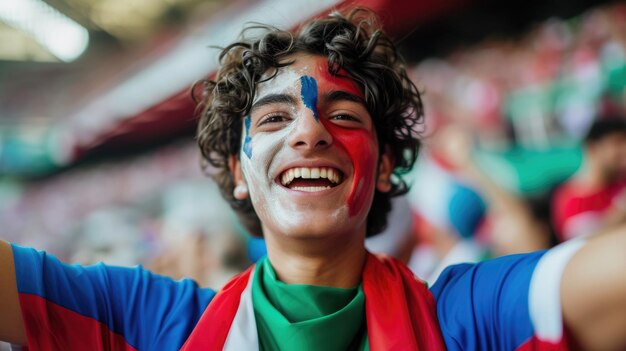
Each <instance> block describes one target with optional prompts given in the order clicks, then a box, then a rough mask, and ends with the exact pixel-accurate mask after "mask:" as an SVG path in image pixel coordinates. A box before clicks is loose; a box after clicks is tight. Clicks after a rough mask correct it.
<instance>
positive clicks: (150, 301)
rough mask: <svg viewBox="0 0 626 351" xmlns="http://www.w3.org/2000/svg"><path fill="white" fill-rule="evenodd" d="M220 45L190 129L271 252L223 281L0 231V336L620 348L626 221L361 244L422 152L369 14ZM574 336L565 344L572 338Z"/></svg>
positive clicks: (417, 112) (196, 343) (110, 341)
mask: <svg viewBox="0 0 626 351" xmlns="http://www.w3.org/2000/svg"><path fill="white" fill-rule="evenodd" d="M257 29H261V30H262V33H261V34H260V35H258V36H256V37H252V38H247V39H245V38H244V39H242V41H240V42H237V43H235V44H232V45H231V46H229V47H227V48H226V49H224V51H223V52H222V55H221V63H222V68H221V70H220V72H219V73H218V76H217V78H216V80H215V81H208V82H205V84H204V89H203V98H202V101H201V106H202V116H201V120H200V124H199V129H198V142H199V145H200V148H201V150H202V153H203V155H204V157H205V159H206V160H207V162H209V163H210V164H211V165H212V166H213V167H215V168H216V169H217V171H216V172H214V173H213V174H212V176H213V178H214V179H215V180H216V181H217V183H218V184H219V185H220V187H221V189H222V193H223V195H224V197H225V198H226V199H227V200H228V201H229V202H230V203H231V205H232V206H233V208H234V209H235V210H236V211H237V212H238V214H239V215H240V217H241V219H242V222H243V223H245V224H246V226H247V227H248V228H249V229H250V231H251V232H252V233H254V234H257V235H263V236H264V238H265V239H266V241H267V249H268V256H267V258H265V259H262V260H261V261H259V263H257V264H256V265H255V266H253V267H251V268H250V269H248V270H247V271H246V272H244V273H243V274H241V275H239V276H237V277H235V278H234V279H233V280H232V281H231V282H229V283H228V284H227V285H226V286H225V287H224V288H223V289H222V290H220V292H219V293H217V295H216V294H215V292H213V291H211V290H209V289H201V288H198V287H197V286H196V285H195V284H193V283H192V282H190V281H181V282H174V281H172V280H170V279H167V278H165V277H160V276H156V275H152V274H150V273H149V272H146V271H144V270H142V269H141V268H119V267H107V266H104V265H97V266H91V267H80V266H71V265H65V264H62V263H60V262H59V261H58V260H56V259H55V258H54V257H51V256H49V255H46V254H45V253H42V252H38V251H35V250H32V249H27V248H21V247H18V246H15V245H13V246H11V245H9V244H7V243H3V242H0V283H1V284H2V289H0V340H2V339H4V340H8V341H11V342H13V343H15V344H19V345H28V347H29V348H30V349H33V350H38V349H42V350H74V349H76V350H78V349H113V350H122V349H123V350H176V349H183V350H219V349H225V350H255V349H261V350H319V349H323V350H368V349H371V350H443V349H446V348H447V349H449V350H531V349H532V350H566V349H568V347H571V349H583V350H585V349H586V350H620V349H623V348H624V346H626V336H625V335H626V325H625V322H624V321H625V320H626V318H624V317H625V316H626V301H624V296H626V277H625V275H624V274H623V271H624V269H626V261H625V260H626V259H625V258H624V257H626V252H625V251H626V229H625V228H618V229H616V230H614V231H613V232H610V233H606V234H604V235H602V236H600V237H598V238H594V239H591V240H589V242H588V243H587V244H585V245H583V243H582V242H575V241H573V242H571V243H568V244H567V245H566V246H561V247H558V248H557V249H555V250H552V251H548V252H537V253H532V254H527V255H517V256H509V257H505V258H501V259H497V260H493V261H488V262H485V263H481V264H477V265H469V264H466V265H458V266H454V267H452V268H449V269H448V270H446V271H445V272H444V273H443V274H442V276H441V278H440V279H439V280H438V282H437V284H436V285H435V286H434V287H433V288H432V290H431V291H429V290H428V289H427V288H426V286H425V285H424V284H423V283H422V282H421V281H420V280H418V279H417V278H415V277H414V276H413V274H412V273H411V272H410V271H409V270H408V269H407V268H406V267H405V266H404V265H402V264H401V263H399V262H398V261H396V260H393V259H390V258H384V257H377V256H374V255H372V254H369V253H368V252H367V251H366V250H365V246H364V240H365V237H366V236H369V235H373V234H376V233H377V232H379V231H381V230H382V229H383V228H384V227H385V225H386V215H387V213H388V211H389V209H390V197H391V196H393V195H397V194H400V193H402V192H404V191H405V190H406V187H405V185H404V183H403V182H402V180H401V178H399V177H398V174H399V173H401V172H402V171H405V170H407V169H409V168H410V167H411V166H412V164H413V163H414V161H415V158H416V157H417V151H418V149H419V141H418V139H417V133H416V127H417V126H418V125H419V123H420V121H421V118H422V105H421V100H420V95H419V93H418V91H417V89H416V88H415V86H414V85H413V84H412V83H411V81H410V80H409V79H408V78H407V75H406V72H405V70H404V68H403V64H402V61H401V60H399V58H398V57H397V54H396V51H395V49H394V46H393V45H392V43H391V42H390V41H389V39H388V38H387V37H385V35H384V34H383V33H382V32H380V31H379V30H378V29H377V28H376V27H375V25H374V20H373V18H372V16H371V14H370V13H368V12H366V11H355V12H352V13H351V14H350V15H349V16H348V17H347V18H346V17H342V16H340V15H337V14H335V15H332V16H330V17H328V18H324V19H318V20H313V21H311V22H310V23H309V24H308V25H307V26H305V27H304V28H302V29H301V30H300V31H298V33H297V34H295V35H294V34H291V33H288V32H285V31H281V30H278V29H274V28H269V27H261V28H257ZM568 345H569V346H568Z"/></svg>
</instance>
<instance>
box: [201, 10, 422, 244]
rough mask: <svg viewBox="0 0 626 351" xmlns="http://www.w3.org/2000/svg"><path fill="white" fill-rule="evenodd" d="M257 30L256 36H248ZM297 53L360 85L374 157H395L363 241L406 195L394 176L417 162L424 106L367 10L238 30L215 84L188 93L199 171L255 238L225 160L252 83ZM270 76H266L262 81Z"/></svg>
mask: <svg viewBox="0 0 626 351" xmlns="http://www.w3.org/2000/svg"><path fill="white" fill-rule="evenodd" d="M259 31H260V32H262V33H261V35H258V34H257V35H256V36H253V37H250V36H249V35H248V34H249V33H250V32H257V33H258V32H259ZM296 53H303V54H312V55H320V56H324V57H327V58H328V70H329V73H330V74H332V75H339V74H340V73H339V72H340V71H343V72H346V74H347V75H348V76H349V78H351V79H352V80H353V81H355V82H356V83H357V84H358V85H359V87H360V88H361V89H362V91H363V94H364V96H365V103H366V108H367V110H368V112H369V114H370V115H371V117H372V119H373V124H374V126H375V129H376V133H377V137H378V142H379V145H380V151H381V152H382V151H384V150H389V151H390V152H391V154H392V156H393V159H394V162H395V168H394V171H393V174H394V176H393V177H392V189H391V191H390V192H388V193H381V192H378V191H376V192H375V195H374V202H373V205H372V207H371V209H370V212H369V214H368V219H367V235H368V236H370V235H374V234H376V233H379V232H380V231H382V230H383V229H384V228H385V227H386V225H387V213H388V212H389V210H390V209H391V197H393V196H396V195H401V194H404V193H406V192H407V191H408V186H407V184H406V183H405V182H404V181H403V180H402V178H401V177H399V175H401V174H403V173H406V172H408V171H409V170H410V169H411V167H412V166H413V164H414V163H415V160H416V158H417V155H418V152H419V148H420V141H419V139H418V136H419V131H418V128H417V127H418V126H419V125H420V124H421V121H422V117H423V106H422V100H421V97H420V93H419V91H418V89H417V88H416V87H415V85H414V84H413V83H412V82H411V80H410V79H409V78H408V76H407V73H406V70H405V67H404V62H403V60H402V59H401V58H400V57H399V55H398V53H397V51H396V48H395V46H394V44H393V43H392V41H391V40H390V39H389V38H388V37H387V36H386V35H385V34H384V33H383V31H382V30H381V29H380V28H379V27H378V25H377V19H376V16H375V15H374V14H373V13H372V12H371V11H370V10H366V9H362V8H357V9H354V10H352V11H350V13H349V14H348V15H347V16H342V15H341V14H338V13H333V14H331V15H329V16H328V17H326V18H321V19H314V20H312V21H310V22H309V23H308V24H306V25H305V26H304V27H302V28H301V29H299V30H298V31H296V32H295V33H291V32H289V31H284V30H280V29H277V28H274V27H271V26H265V25H258V24H257V25H252V26H250V27H248V28H246V29H244V31H243V32H242V34H241V37H240V40H239V41H238V42H235V43H233V44H231V45H229V46H228V47H226V48H224V49H223V50H222V51H221V54H220V56H219V58H220V63H221V68H220V70H219V72H218V73H217V77H216V78H215V80H205V81H202V82H201V83H202V84H200V85H199V86H200V87H201V89H193V91H194V92H195V93H196V94H193V95H194V100H195V101H196V102H197V104H198V108H197V111H199V113H200V120H199V125H198V131H197V141H198V145H199V146H200V150H201V151H202V156H203V165H204V166H205V170H206V169H207V168H209V167H206V166H208V165H210V166H212V167H213V170H211V171H209V172H207V173H209V174H210V176H211V177H212V178H213V179H214V180H215V181H216V182H217V184H218V185H219V187H220V189H221V192H222V195H223V196H224V198H225V199H226V200H227V201H228V202H229V203H230V205H231V206H232V207H233V209H234V210H235V211H236V212H237V213H238V215H239V217H240V219H241V220H242V222H243V224H244V225H245V226H246V228H247V229H248V230H249V231H250V232H251V233H252V234H254V235H261V234H262V232H261V226H260V222H259V219H258V217H257V215H256V213H255V212H254V209H253V207H252V203H251V201H250V200H249V199H248V200H245V201H241V200H237V199H235V198H234V197H233V189H234V180H233V175H232V173H231V170H230V169H229V161H228V160H229V158H230V157H231V156H232V155H238V154H239V151H240V148H241V133H242V121H243V119H244V116H246V115H248V114H249V112H250V108H251V106H252V100H253V98H254V95H255V90H256V87H257V84H258V83H259V82H262V81H267V80H269V79H272V78H273V77H274V76H275V75H276V73H277V72H278V70H279V69H280V68H281V67H285V66H288V65H290V64H292V63H293V60H291V61H290V60H289V59H290V56H291V55H293V54H296ZM268 73H270V74H269V77H267V76H265V77H266V78H263V77H264V75H265V74H268ZM197 86H198V85H197ZM197 93H200V94H201V95H200V96H198V94H197Z"/></svg>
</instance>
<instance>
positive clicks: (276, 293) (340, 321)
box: [252, 258, 369, 351]
mask: <svg viewBox="0 0 626 351" xmlns="http://www.w3.org/2000/svg"><path fill="white" fill-rule="evenodd" d="M252 304H253V306H254V315H255V318H256V324H257V329H258V334H259V346H260V349H261V350H266V351H270V350H271V351H278V350H283V351H285V350H302V351H307V350H311V351H312V350H325V351H326V350H328V351H333V350H337V351H344V350H359V351H360V350H369V346H368V342H367V329H366V325H365V294H364V293H363V288H362V287H361V285H359V286H358V287H355V288H351V289H341V288H333V287H326V286H314V285H300V284H285V283H283V282H281V281H279V280H278V279H277V278H276V273H275V272H274V269H273V268H272V266H271V264H270V262H269V260H268V259H267V258H264V259H262V260H260V261H259V262H258V263H257V267H256V271H255V274H254V281H253V282H252Z"/></svg>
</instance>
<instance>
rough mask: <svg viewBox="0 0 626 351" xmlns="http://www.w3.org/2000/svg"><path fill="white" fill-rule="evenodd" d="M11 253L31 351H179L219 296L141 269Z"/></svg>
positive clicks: (19, 250) (21, 250)
mask: <svg viewBox="0 0 626 351" xmlns="http://www.w3.org/2000/svg"><path fill="white" fill-rule="evenodd" d="M12 247H13V255H14V261H15V271H16V278H17V288H18V293H19V301H20V307H21V310H22V316H23V318H24V326H25V329H26V335H27V339H28V349H30V350H178V349H179V348H180V347H181V346H182V344H183V343H184V341H185V340H186V338H187V336H188V335H189V334H190V333H191V331H192V329H193V327H194V326H195V324H196V323H197V321H198V320H199V318H200V316H201V314H202V312H203V311H204V309H205V308H206V306H207V305H208V303H209V302H210V301H211V299H212V298H213V296H214V295H215V292H214V291H212V290H209V289H201V288H199V287H198V286H197V284H196V283H195V282H193V281H191V280H188V279H186V280H182V281H174V280H172V279H169V278H166V277H163V276H160V275H157V274H153V273H150V272H148V271H147V270H145V269H143V268H142V267H141V266H137V267H135V268H124V267H113V266H106V265H104V264H97V265H93V266H80V265H69V264H65V263H62V262H61V261H59V260H58V259H57V258H56V257H54V256H52V255H49V254H46V253H45V252H42V251H37V250H34V249H30V248H24V247H20V246H17V245H12Z"/></svg>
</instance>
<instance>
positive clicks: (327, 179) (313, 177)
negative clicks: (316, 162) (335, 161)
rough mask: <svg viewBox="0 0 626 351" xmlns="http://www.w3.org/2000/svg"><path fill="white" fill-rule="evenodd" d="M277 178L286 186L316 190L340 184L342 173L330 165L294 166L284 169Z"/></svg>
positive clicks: (302, 189)
mask: <svg viewBox="0 0 626 351" xmlns="http://www.w3.org/2000/svg"><path fill="white" fill-rule="evenodd" d="M278 178H279V180H280V184H282V185H283V186H284V187H286V188H289V189H292V190H299V191H306V192H316V191H323V190H327V189H330V188H333V187H336V186H337V185H339V184H341V182H342V181H343V173H341V171H340V170H338V169H336V168H331V167H294V168H289V169H287V170H285V171H284V172H283V173H282V174H281V175H280V176H279V177H278Z"/></svg>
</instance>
